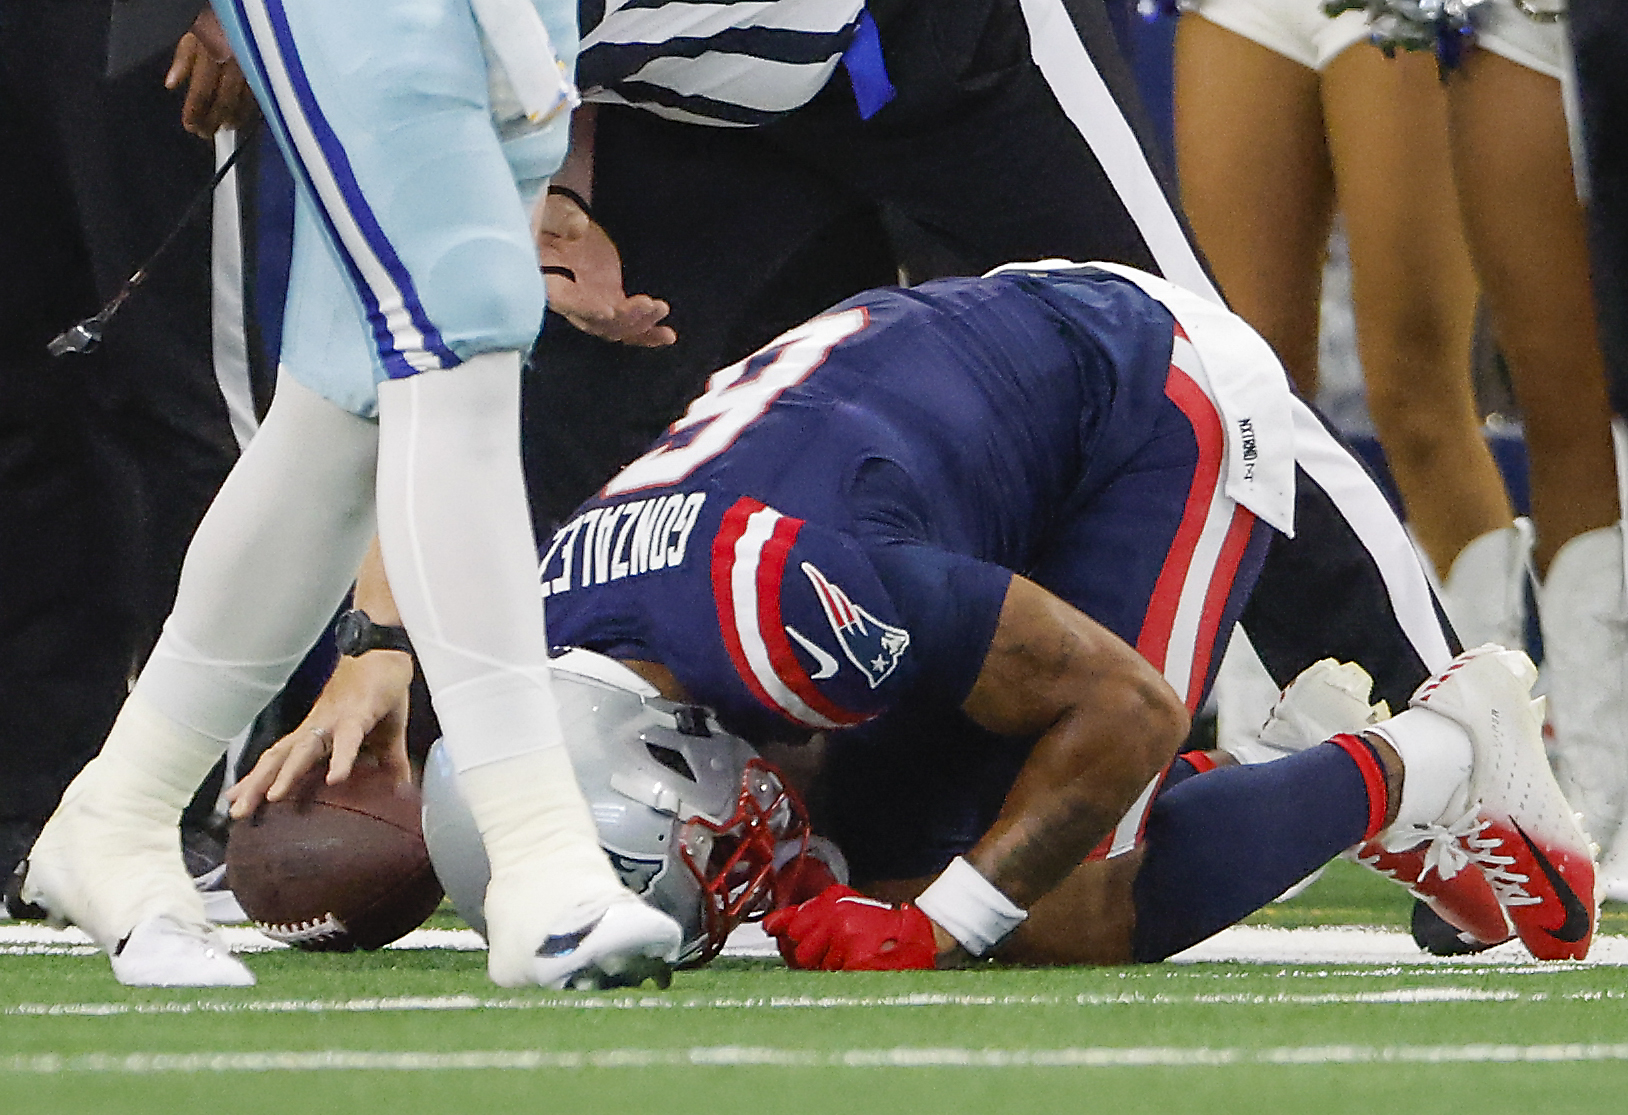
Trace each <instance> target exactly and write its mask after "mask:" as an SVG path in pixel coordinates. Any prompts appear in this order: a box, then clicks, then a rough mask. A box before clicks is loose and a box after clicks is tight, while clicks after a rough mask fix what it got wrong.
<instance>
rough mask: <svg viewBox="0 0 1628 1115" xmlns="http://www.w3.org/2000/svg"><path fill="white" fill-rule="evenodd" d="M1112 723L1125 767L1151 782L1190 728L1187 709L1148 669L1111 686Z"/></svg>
mask: <svg viewBox="0 0 1628 1115" xmlns="http://www.w3.org/2000/svg"><path fill="white" fill-rule="evenodd" d="M1113 693H1114V697H1113V703H1114V706H1115V707H1114V709H1113V711H1112V715H1113V720H1112V723H1114V724H1116V725H1118V731H1117V733H1116V734H1117V735H1118V737H1119V738H1118V740H1117V744H1118V748H1119V750H1120V752H1121V755H1122V756H1123V759H1124V761H1125V765H1126V766H1127V767H1128V768H1133V769H1134V770H1135V771H1136V772H1137V774H1138V776H1139V777H1142V778H1143V779H1144V781H1145V780H1147V779H1151V778H1152V777H1153V776H1154V775H1156V774H1158V773H1159V772H1160V771H1161V770H1163V769H1164V768H1165V767H1166V766H1168V765H1169V764H1170V760H1172V759H1174V758H1175V757H1176V751H1177V749H1178V748H1180V747H1181V745H1182V743H1183V742H1185V741H1186V739H1187V734H1188V731H1189V730H1190V729H1191V727H1192V720H1191V717H1189V716H1188V714H1187V706H1185V705H1184V704H1182V702H1181V698H1179V697H1177V696H1176V691H1175V690H1174V689H1172V688H1170V686H1169V685H1168V684H1166V682H1165V680H1164V679H1163V678H1161V677H1159V676H1158V674H1156V673H1154V672H1153V670H1152V669H1151V668H1150V669H1148V670H1146V671H1136V672H1135V673H1134V674H1132V675H1131V676H1127V677H1125V678H1123V679H1122V680H1121V681H1120V682H1119V684H1117V685H1115V686H1114V687H1113Z"/></svg>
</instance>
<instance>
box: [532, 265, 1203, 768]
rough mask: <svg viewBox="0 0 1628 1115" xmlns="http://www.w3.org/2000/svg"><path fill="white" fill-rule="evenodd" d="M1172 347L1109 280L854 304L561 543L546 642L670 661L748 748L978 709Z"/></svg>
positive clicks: (726, 390)
mask: <svg viewBox="0 0 1628 1115" xmlns="http://www.w3.org/2000/svg"><path fill="white" fill-rule="evenodd" d="M1174 328H1175V326H1174V321H1173V319H1172V317H1171V315H1170V313H1169V311H1167V310H1166V309H1165V308H1164V306H1162V305H1161V304H1160V303H1158V302H1156V301H1155V300H1153V299H1152V298H1150V297H1149V296H1147V295H1146V294H1144V293H1143V292H1142V291H1141V290H1140V289H1138V288H1137V287H1136V286H1135V285H1133V284H1132V283H1130V282H1127V281H1125V280H1123V279H1121V278H1118V277H1116V276H1112V275H1108V274H1106V273H1104V272H1099V271H1092V270H1089V269H1079V270H1074V271H1067V272H1049V273H1023V272H1006V273H1002V274H999V275H996V276H992V277H988V278H983V279H949V280H942V281H938V282H933V283H928V284H925V285H923V286H920V287H916V288H914V289H910V290H899V289H889V290H880V291H873V292H869V293H867V294H863V295H860V296H858V297H856V298H853V299H850V300H849V301H847V302H844V303H842V304H841V305H839V306H837V307H835V308H834V309H832V310H831V311H829V312H828V313H826V314H823V315H821V316H820V317H818V318H816V319H814V320H813V321H810V322H807V323H806V324H804V325H801V326H799V327H797V328H795V329H793V330H791V331H790V332H788V333H786V334H784V335H783V336H781V337H779V338H778V339H776V340H775V341H774V342H773V343H771V344H770V345H768V346H767V347H765V348H764V349H762V350H761V351H759V352H758V353H756V354H754V355H753V356H751V357H749V358H748V359H746V360H743V361H741V362H740V363H738V364H735V365H732V366H731V367H728V368H725V369H724V370H722V371H720V372H718V373H716V374H715V375H714V376H713V377H712V378H711V380H710V381H709V382H708V386H707V390H706V392H705V393H704V394H702V395H701V396H700V397H698V398H697V399H696V400H695V401H694V402H693V403H692V404H691V405H690V407H689V409H688V411H686V413H685V414H684V416H683V417H682V418H680V419H679V420H678V421H677V422H675V423H673V425H672V426H671V427H669V429H668V430H667V431H666V433H665V434H664V435H663V436H662V438H661V439H660V440H659V441H658V442H657V443H656V444H655V445H654V446H653V447H652V448H651V449H650V451H649V452H647V453H646V454H645V455H644V456H642V457H640V458H639V459H638V460H636V461H634V462H633V463H632V464H630V465H629V466H628V467H627V468H625V469H624V470H623V471H622V472H621V473H619V474H618V475H617V476H616V477H615V478H614V479H613V480H611V482H610V483H609V484H607V485H606V486H605V488H604V489H603V490H602V491H601V492H600V493H599V494H598V495H597V496H596V497H595V498H594V499H592V500H590V501H589V502H588V503H586V504H584V505H583V506H582V507H581V508H579V509H578V511H577V513H576V514H575V515H574V516H573V517H572V519H571V520H570V521H569V522H567V523H566V525H565V526H564V527H563V528H561V529H560V530H559V531H558V532H557V533H556V534H555V536H554V538H553V539H552V541H551V542H550V543H549V545H548V546H547V548H546V550H545V552H544V554H543V559H542V567H541V571H540V576H541V581H542V589H543V592H544V594H545V597H546V606H547V616H548V625H549V637H550V640H551V642H553V643H554V644H555V645H557V646H562V647H563V646H581V647H587V648H589V649H591V650H596V651H600V652H602V653H605V654H609V655H612V656H614V657H618V658H642V659H646V660H649V661H654V662H659V663H661V664H663V665H665V666H666V667H667V668H668V669H670V670H671V671H672V672H673V674H674V675H675V676H676V677H677V678H678V680H679V681H680V682H681V683H682V684H683V685H684V687H685V688H686V689H687V690H688V691H689V693H690V695H691V697H692V698H693V699H695V700H697V701H699V702H701V703H704V704H707V705H709V706H711V707H712V708H714V709H715V710H716V711H717V712H718V714H719V717H720V719H721V720H722V721H723V722H724V723H725V724H726V725H728V726H729V727H730V728H731V729H732V730H734V731H737V732H740V733H741V734H743V735H746V736H748V737H749V738H758V739H762V738H765V737H773V736H774V735H776V734H780V735H784V734H785V733H784V730H783V729H784V727H785V725H786V724H788V723H789V724H791V725H795V726H798V727H801V728H819V729H832V728H841V727H848V726H852V725H857V724H860V723H863V722H865V721H867V720H870V719H872V718H874V717H876V716H878V715H880V714H881V713H883V712H885V711H888V710H890V709H903V708H908V707H910V706H912V705H914V704H915V703H917V702H927V703H930V704H931V705H933V706H938V707H942V706H943V705H945V704H948V705H949V706H950V707H955V706H958V705H959V704H960V703H961V702H962V701H963V700H964V699H965V697H966V694H967V692H968V691H969V689H970V688H971V686H972V684H973V682H974V680H975V679H976V678H977V675H978V671H979V669H980V667H981V665H982V662H983V659H984V655H985V653H986V652H987V650H988V647H989V643H990V639H991V638H992V636H993V634H994V631H995V626H996V623H997V621H998V619H999V616H1000V610H1001V606H1002V603H1003V602H1004V599H1005V594H1006V589H1007V585H1008V583H1009V581H1010V578H1011V575H1012V573H1014V572H1018V573H1024V572H1026V571H1028V570H1029V569H1030V567H1031V566H1032V565H1033V563H1035V562H1036V561H1037V560H1038V559H1039V558H1040V556H1041V555H1043V554H1044V552H1045V548H1046V545H1047V542H1048V538H1049V537H1050V535H1051V533H1052V531H1053V530H1054V528H1056V526H1057V524H1058V523H1059V522H1061V521H1063V520H1064V519H1065V518H1066V516H1067V515H1068V513H1069V510H1070V508H1072V507H1076V506H1079V505H1080V504H1081V503H1082V502H1083V501H1085V500H1088V499H1089V498H1090V494H1091V492H1092V490H1093V486H1094V485H1095V484H1098V483H1100V482H1101V481H1102V479H1103V478H1105V477H1109V476H1112V475H1114V474H1115V473H1117V472H1118V471H1120V470H1121V469H1123V468H1124V467H1125V465H1126V463H1127V462H1128V461H1129V460H1131V458H1132V457H1133V455H1134V454H1135V453H1136V452H1137V451H1138V450H1139V448H1140V447H1141V446H1142V445H1143V444H1144V443H1145V441H1146V440H1147V438H1148V436H1149V434H1148V431H1149V429H1150V428H1151V424H1152V423H1153V421H1154V416H1155V415H1156V414H1158V413H1159V412H1160V408H1161V406H1162V405H1165V396H1164V391H1165V383H1166V379H1167V375H1168V371H1169V367H1170V359H1171V343H1172V336H1173V333H1174ZM1122 634H1123V632H1122ZM1128 637H1130V638H1132V639H1134V637H1135V632H1134V631H1132V632H1130V633H1129V636H1128Z"/></svg>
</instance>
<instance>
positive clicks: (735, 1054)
mask: <svg viewBox="0 0 1628 1115" xmlns="http://www.w3.org/2000/svg"><path fill="white" fill-rule="evenodd" d="M1584 1061H1628V1044H1615V1045H1603V1044H1602V1045H1491V1044H1486V1045H1393V1046H1371V1045H1309V1046H1277V1047H1273V1048H1267V1049H1240V1048H1208V1047H1198V1048H1183V1047H1179V1046H1140V1047H1138V1046H1132V1047H1123V1048H1115V1047H1112V1046H1102V1047H1092V1046H1087V1047H1068V1048H1062V1049H968V1048H955V1047H951V1048H910V1047H893V1048H873V1049H844V1050H834V1051H831V1052H819V1051H814V1050H805V1049H777V1048H769V1047H758V1046H733V1045H725V1046H696V1047H692V1048H688V1049H633V1048H624V1049H587V1050H572V1051H565V1050H543V1049H514V1050H502V1049H494V1050H471V1051H468V1052H463V1053H431V1052H401V1053H389V1052H373V1051H364V1050H341V1049H335V1050H317V1051H310V1052H305V1051H288V1052H274V1053H226V1052H221V1053H79V1054H71V1055H60V1054H51V1053H46V1054H36V1055H33V1056H26V1055H25V1056H15V1057H0V1073H20V1074H32V1075H40V1076H56V1075H65V1074H108V1075H130V1076H140V1075H151V1074H158V1073H176V1074H197V1073H232V1072H321V1071H334V1070H341V1071H365V1072H444V1071H448V1070H454V1069H466V1070H467V1069H474V1070H491V1069H532V1070H536V1069H642V1068H670V1067H686V1066H687V1067H700V1068H716V1067H741V1066H753V1065H760V1066H775V1067H781V1066H792V1067H812V1068H880V1069H889V1068H905V1069H920V1068H975V1069H1035V1068H1084V1069H1090V1068H1149V1067H1157V1068H1168V1067H1176V1068H1187V1067H1206V1068H1208V1067H1215V1066H1225V1065H1363V1064H1398V1063H1401V1064H1466V1063H1476V1064H1480V1063H1500V1064H1507V1063H1520V1062H1542V1063H1549V1064H1553V1063H1567V1062H1584Z"/></svg>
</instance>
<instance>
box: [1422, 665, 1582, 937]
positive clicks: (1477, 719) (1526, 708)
mask: <svg viewBox="0 0 1628 1115" xmlns="http://www.w3.org/2000/svg"><path fill="white" fill-rule="evenodd" d="M1536 678H1537V670H1536V668H1535V667H1534V666H1533V665H1532V662H1531V659H1529V658H1527V657H1526V655H1525V654H1523V653H1521V652H1520V651H1511V650H1505V649H1503V648H1502V647H1499V646H1495V645H1490V644H1489V645H1487V646H1482V647H1477V648H1475V649H1474V650H1469V651H1465V652H1464V653H1463V654H1461V655H1459V656H1458V657H1457V658H1455V659H1454V660H1453V662H1452V664H1451V665H1449V666H1448V667H1447V669H1445V670H1443V671H1442V672H1441V673H1440V674H1437V675H1436V676H1435V677H1433V678H1431V679H1430V680H1429V681H1427V682H1425V683H1424V684H1423V685H1422V686H1420V687H1419V690H1418V692H1416V693H1415V694H1414V695H1413V699H1412V701H1411V702H1410V703H1411V704H1412V705H1413V706H1415V707H1418V708H1426V709H1430V710H1431V711H1433V712H1436V713H1438V714H1440V715H1442V716H1445V717H1447V718H1448V719H1450V720H1452V721H1453V722H1455V723H1456V724H1458V725H1459V726H1460V727H1461V728H1463V729H1464V731H1465V733H1466V734H1467V735H1468V736H1469V737H1470V743H1471V746H1472V748H1473V750H1474V763H1473V766H1472V768H1471V774H1470V798H1471V801H1472V803H1473V805H1474V807H1475V809H1476V810H1477V813H1478V815H1479V817H1480V822H1479V824H1478V826H1477V828H1478V831H1477V832H1476V833H1475V834H1474V835H1467V836H1466V837H1465V838H1464V839H1463V840H1462V841H1461V844H1462V846H1463V847H1464V849H1465V851H1466V852H1467V853H1468V854H1469V856H1470V858H1471V859H1472V860H1473V861H1474V862H1475V863H1476V864H1478V865H1479V866H1480V867H1481V869H1482V870H1483V871H1484V872H1485V874H1486V877H1487V882H1489V883H1491V884H1492V889H1493V891H1494V893H1495V894H1496V895H1497V897H1498V900H1499V902H1500V903H1501V904H1502V905H1503V907H1504V909H1505V911H1506V912H1507V913H1508V915H1509V919H1510V921H1511V922H1512V923H1513V924H1514V927H1515V931H1516V932H1517V933H1518V934H1520V938H1521V940H1522V941H1523V942H1525V944H1526V947H1527V949H1528V950H1529V951H1530V952H1531V953H1532V955H1533V956H1536V957H1538V958H1539V959H1543V960H1576V959H1581V958H1582V957H1584V956H1586V955H1587V954H1588V948H1589V944H1590V942H1591V941H1592V940H1593V936H1594V926H1595V921H1596V919H1597V917H1598V912H1599V904H1598V901H1597V898H1596V894H1595V878H1594V862H1593V857H1592V849H1591V847H1590V845H1589V841H1588V837H1587V836H1586V835H1584V833H1583V830H1582V828H1581V827H1580V826H1579V825H1578V823H1577V819H1576V816H1575V815H1574V814H1573V813H1572V809H1571V806H1570V805H1569V804H1568V803H1567V801H1566V798H1565V795H1564V794H1562V793H1561V792H1560V787H1559V786H1558V785H1557V784H1556V783H1555V779H1554V775H1553V773H1552V772H1551V771H1550V769H1549V763H1548V759H1547V757H1546V755H1545V754H1544V750H1543V729H1542V723H1543V713H1542V704H1543V703H1542V701H1533V700H1532V699H1531V692H1532V683H1533V682H1534V681H1535V680H1536Z"/></svg>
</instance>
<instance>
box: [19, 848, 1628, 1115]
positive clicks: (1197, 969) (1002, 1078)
mask: <svg viewBox="0 0 1628 1115" xmlns="http://www.w3.org/2000/svg"><path fill="white" fill-rule="evenodd" d="M1372 883H1380V881H1378V880H1374V879H1372V877H1371V876H1368V875H1366V874H1365V873H1363V872H1360V871H1357V870H1354V869H1349V868H1347V867H1346V866H1344V865H1336V869H1335V870H1331V871H1330V872H1329V874H1328V875H1327V876H1326V877H1325V878H1324V879H1323V880H1322V881H1320V882H1319V883H1318V884H1317V885H1316V886H1314V887H1313V888H1311V889H1310V890H1309V891H1307V893H1306V894H1304V895H1302V896H1300V897H1299V898H1297V899H1295V900H1294V901H1292V902H1288V903H1283V904H1280V905H1277V906H1274V907H1273V908H1272V909H1270V910H1268V911H1265V912H1263V914H1262V915H1260V916H1259V917H1258V918H1257V919H1256V920H1257V921H1259V922H1264V923H1267V924H1276V925H1305V924H1341V923H1358V924H1370V925H1392V926H1394V925H1398V924H1401V923H1402V922H1404V921H1405V919H1406V916H1407V911H1408V900H1407V899H1406V897H1405V896H1404V895H1401V893H1400V892H1399V891H1397V892H1394V893H1393V890H1394V888H1391V887H1389V886H1388V885H1384V884H1383V883H1380V885H1379V886H1377V887H1376V886H1373V885H1371V884H1372ZM1613 917H1614V918H1615V917H1620V915H1618V914H1616V913H1615V912H1613ZM438 918H440V919H442V920H443V921H444V919H445V915H438ZM445 924H450V922H445ZM247 962H248V964H249V965H250V967H252V968H253V969H254V971H255V973H256V975H257V976H258V977H259V979H260V984H259V986H257V987H255V988H249V989H242V990H228V989H218V990H209V991H203V992H197V991H178V990H175V991H156V990H155V991H132V990H131V989H127V988H122V987H120V986H119V985H118V984H116V983H115V982H114V980H113V978H112V976H111V974H110V972H109V970H108V967H107V964H106V961H105V960H103V959H102V958H101V957H99V956H92V957H69V956H6V957H0V1084H3V1085H4V1088H5V1091H4V1093H0V1095H3V1096H4V1097H5V1098H3V1099H0V1111H5V1112H7V1113H8V1115H9V1110H10V1108H9V1107H8V1105H14V1106H15V1110H17V1111H19V1112H21V1111H25V1110H26V1111H28V1112H37V1111H49V1112H56V1111H61V1112H70V1111H71V1112H90V1111H95V1112H101V1111H107V1112H121V1113H130V1115H145V1113H148V1112H152V1113H158V1112H164V1113H174V1112H179V1111H194V1110H204V1109H206V1108H218V1109H221V1110H225V1111H231V1112H234V1113H245V1115H254V1113H259V1112H268V1113H269V1112H278V1113H283V1112H286V1111H288V1110H290V1109H305V1110H323V1111H347V1110H354V1111H358V1112H376V1111H377V1112H401V1113H407V1112H449V1113H456V1115H464V1113H475V1115H479V1113H484V1112H488V1111H491V1112H498V1111H501V1112H508V1111H539V1112H553V1111H561V1112H567V1111H569V1112H601V1111H604V1112H647V1111H648V1112H674V1113H678V1112H682V1113H689V1112H701V1113H707V1112H754V1113H761V1112H776V1113H778V1112H793V1113H798V1115H801V1113H804V1112H808V1113H816V1112H820V1113H823V1112H838V1113H847V1112H861V1111H863V1112H871V1111H880V1112H932V1113H938V1112H942V1113H945V1115H955V1113H961V1112H1006V1111H1019V1112H1030V1111H1047V1112H1050V1111H1070V1112H1072V1111H1101V1112H1112V1113H1118V1112H1142V1111H1148V1112H1248V1113H1256V1112H1277V1111H1293V1112H1297V1113H1299V1112H1307V1113H1308V1115H1339V1113H1345V1112H1353V1113H1355V1112H1390V1111H1414V1110H1417V1111H1420V1112H1435V1111H1440V1112H1443V1113H1448V1112H1459V1111H1468V1112H1474V1113H1477V1115H1480V1113H1483V1112H1522V1113H1527V1112H1530V1113H1542V1115H1548V1113H1550V1112H1571V1111H1590V1112H1595V1111H1597V1112H1615V1111H1619V1110H1621V1109H1622V1108H1623V1106H1624V1104H1625V1102H1628V1100H1625V1097H1628V1060H1625V1059H1623V1058H1624V1057H1628V969H1619V968H1614V967H1593V968H1590V967H1579V966H1575V965H1555V966H1547V967H1533V966H1514V965H1506V964H1502V963H1496V962H1488V963H1482V964H1472V965H1468V966H1453V967H1412V966H1395V967H1385V968H1380V967H1374V966H1364V965H1358V964H1340V965H1326V966H1318V965H1239V964H1162V965H1154V966H1148V967H1142V968H1123V969H1121V968H1111V969H1059V970H1050V971H1021V970H1002V969H995V968H989V969H981V970H976V971H964V972H911V973H839V974H822V973H799V972H790V971H787V970H785V969H784V968H781V967H779V966H778V965H775V964H771V963H769V962H763V961H723V962H720V963H718V964H715V965H714V966H713V967H712V968H710V969H708V970H704V971H697V972H685V973H679V975H678V977H677V978H676V980H675V982H674V985H673V987H672V989H671V990H669V991H667V992H656V991H654V990H649V989H647V990H644V991H641V992H619V993H612V994H605V995H581V994H560V995H557V994H549V993H544V992H539V991H506V990H503V989H499V988H494V987H492V986H491V985H490V984H489V983H487V981H486V979H485V975H484V955H483V954H481V953H458V952H418V951H387V952H382V953H374V954H351V955H310V954H303V953H292V952H271V953H259V954H254V955H250V956H248V957H247ZM431 1008H434V1009H431ZM1494 1047H1502V1048H1501V1049H1500V1048H1494ZM1531 1057H1546V1058H1549V1059H1550V1060H1548V1061H1530V1060H1528V1061H1523V1062H1521V1063H1499V1062H1501V1061H1508V1060H1509V1059H1510V1058H1531ZM1590 1057H1592V1058H1596V1059H1593V1060H1589V1059H1587V1058H1590ZM458 1058H464V1060H462V1061H460V1060H458ZM1555 1058H1560V1059H1558V1060H1556V1059H1555ZM460 1064H462V1065H470V1064H474V1065H484V1066H492V1065H494V1064H504V1065H510V1066H515V1067H457V1066H458V1065H460ZM323 1066H328V1067H323ZM333 1066H352V1067H333ZM355 1066H365V1067H355Z"/></svg>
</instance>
